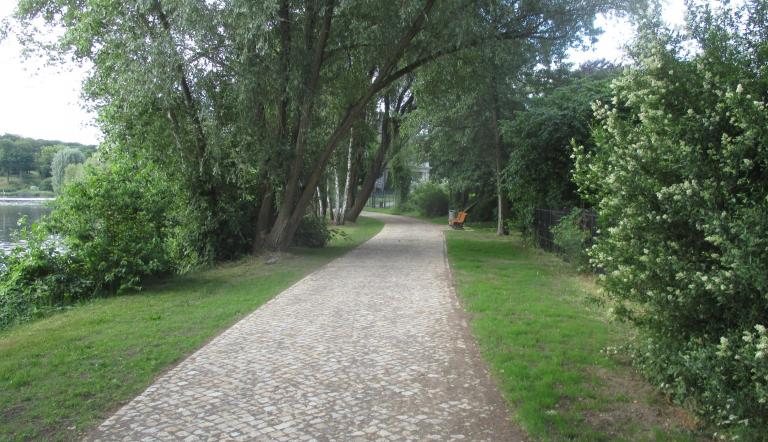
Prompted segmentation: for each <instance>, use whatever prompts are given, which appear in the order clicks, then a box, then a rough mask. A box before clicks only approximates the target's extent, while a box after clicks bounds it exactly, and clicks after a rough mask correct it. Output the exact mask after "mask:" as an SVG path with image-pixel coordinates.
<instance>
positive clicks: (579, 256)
mask: <svg viewBox="0 0 768 442" xmlns="http://www.w3.org/2000/svg"><path fill="white" fill-rule="evenodd" d="M581 221H582V211H581V209H573V210H571V213H569V214H568V215H566V216H564V217H563V218H561V219H560V222H559V223H558V224H557V225H556V226H554V227H552V236H553V239H554V243H555V245H556V246H557V247H558V249H559V251H558V252H559V254H560V255H561V256H562V257H563V258H565V259H566V260H567V261H568V262H571V263H573V264H574V265H575V266H577V267H578V268H580V269H584V268H586V267H588V266H589V256H587V247H588V246H589V241H590V240H591V238H592V232H590V231H589V230H587V229H584V227H583V225H582V222H581Z"/></svg>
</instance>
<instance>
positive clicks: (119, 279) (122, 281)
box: [49, 159, 175, 293]
mask: <svg viewBox="0 0 768 442" xmlns="http://www.w3.org/2000/svg"><path fill="white" fill-rule="evenodd" d="M174 205H175V201H174V192H173V191H172V188H169V187H168V184H167V181H166V180H165V179H164V176H163V174H162V173H161V172H160V171H159V170H157V168H155V167H152V166H151V165H148V164H135V163H132V162H128V161H125V160H123V161H121V160H119V159H115V160H113V161H110V162H109V163H106V164H103V165H88V166H87V168H86V173H85V175H84V176H83V177H82V178H81V180H79V181H75V182H72V183H71V184H69V185H68V186H66V188H65V189H64V191H63V193H62V194H61V196H60V197H59V198H58V199H57V200H56V203H55V206H54V211H53V213H52V214H51V216H50V221H49V228H50V229H51V230H52V231H53V232H55V233H56V234H59V235H61V236H62V238H63V241H64V243H65V245H66V247H67V249H68V251H69V253H71V254H72V255H73V256H75V257H77V258H78V260H79V261H80V262H81V265H80V268H79V269H77V270H78V271H79V272H80V273H81V274H84V275H87V276H88V277H89V278H90V279H91V280H92V281H93V285H94V287H93V290H94V291H95V292H107V293H114V292H116V291H119V290H123V289H126V288H136V287H139V286H140V282H141V280H142V279H143V278H145V277H147V276H149V275H155V274H158V273H164V272H168V271H171V270H172V269H173V263H172V261H171V259H170V253H169V249H168V247H169V242H170V240H169V237H170V236H171V234H172V231H171V219H170V216H171V214H172V213H173V212H172V208H173V207H174Z"/></svg>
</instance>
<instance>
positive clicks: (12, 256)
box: [0, 220, 93, 329]
mask: <svg viewBox="0 0 768 442" xmlns="http://www.w3.org/2000/svg"><path fill="white" fill-rule="evenodd" d="M25 222H26V221H25V220H22V221H21V222H20V223H19V224H20V233H19V240H20V241H22V243H21V244H20V245H19V246H17V247H15V248H14V249H13V250H12V251H11V252H10V253H8V254H6V255H3V256H2V264H1V265H2V272H0V329H3V328H6V327H8V326H9V325H11V324H14V323H18V322H24V321H27V320H30V319H33V318H36V317H39V316H42V315H44V314H45V313H46V312H48V311H50V310H52V309H54V308H56V307H58V306H60V305H63V304H70V303H72V302H73V301H76V300H78V299H82V298H87V297H89V296H90V295H91V294H92V286H93V284H92V282H93V281H92V280H91V279H89V275H87V274H84V273H82V272H80V269H81V262H79V260H78V259H77V257H75V256H72V255H70V254H68V253H65V252H62V251H61V250H60V249H59V247H60V245H59V244H57V242H56V241H54V240H52V239H51V238H50V237H49V236H48V232H47V231H46V230H45V229H44V228H43V226H41V225H33V226H27V225H25Z"/></svg>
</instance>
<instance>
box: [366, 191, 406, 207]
mask: <svg viewBox="0 0 768 442" xmlns="http://www.w3.org/2000/svg"><path fill="white" fill-rule="evenodd" d="M398 204H400V197H399V196H398V195H397V193H396V192H374V193H372V194H371V197H370V198H368V201H367V202H366V203H365V207H374V208H378V209H388V208H393V207H397V206H398Z"/></svg>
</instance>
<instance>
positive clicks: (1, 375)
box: [0, 218, 382, 440]
mask: <svg viewBox="0 0 768 442" xmlns="http://www.w3.org/2000/svg"><path fill="white" fill-rule="evenodd" d="M381 227H382V224H381V222H379V221H376V220H372V219H367V218H360V220H359V222H358V223H357V225H354V226H345V227H343V228H342V229H343V230H344V231H345V232H346V233H347V235H348V236H347V238H346V239H345V240H341V239H335V240H334V241H333V242H332V243H331V244H330V245H329V246H328V247H326V248H324V249H295V250H292V251H291V253H290V254H285V255H282V256H281V258H280V260H279V262H278V263H277V264H273V265H269V266H268V265H266V264H264V260H263V259H258V258H249V259H244V260H242V261H239V262H236V263H231V264H226V265H222V266H218V267H216V268H213V269H210V270H206V271H202V272H196V273H194V274H190V275H187V276H184V277H178V278H173V279H170V280H167V281H164V282H162V283H158V284H154V285H152V286H150V287H147V288H146V289H145V290H144V291H142V292H140V293H134V294H128V295H125V296H115V297H113V298H108V299H100V300H96V301H93V302H90V303H87V304H84V305H80V306H76V307H73V308H71V309H70V310H68V311H66V312H63V313H60V314H56V315H54V316H52V317H49V318H46V319H44V320H40V321H38V322H34V323H31V324H25V325H22V326H18V327H16V328H13V329H11V330H8V331H5V332H2V333H0V440H7V439H11V440H16V439H41V440H71V439H77V438H79V437H80V436H82V434H83V432H85V431H87V430H88V429H90V428H92V427H93V426H95V425H98V423H100V421H101V420H102V419H103V418H104V417H106V416H107V415H108V414H109V413H110V412H111V411H113V410H115V409H116V408H117V407H118V406H119V405H121V404H123V403H125V402H126V401H128V400H130V399H132V398H133V397H134V396H135V395H137V394H138V393H140V392H141V391H142V390H143V389H144V388H146V387H147V386H148V385H149V384H150V383H151V382H152V380H153V379H154V378H155V377H157V376H158V375H159V374H160V373H162V372H164V371H165V370H166V369H168V368H169V367H171V366H173V365H174V364H175V363H177V362H179V361H180V360H182V359H183V358H184V357H185V356H187V355H189V354H190V353H192V352H193V351H195V350H196V349H197V348H199V347H200V346H201V345H203V344H204V343H205V342H206V341H208V340H209V339H211V338H212V337H213V336H215V335H217V334H218V333H219V332H221V331H222V330H224V329H226V328H227V327H228V326H230V325H232V324H233V323H234V322H236V321H237V320H238V319H240V318H242V317H243V316H245V315H246V314H248V313H250V312H251V311H253V310H255V309H256V308H258V307H259V306H260V305H262V304H263V303H264V302H266V301H268V300H269V299H271V298H272V297H273V296H274V295H276V294H277V293H279V292H281V291H282V290H284V289H286V288H287V287H289V286H290V285H292V284H293V283H295V282H296V281H298V280H299V279H301V278H302V277H303V276H304V275H306V274H308V273H310V272H312V271H313V270H315V269H317V268H318V267H320V266H322V265H323V264H325V263H327V262H328V261H330V260H331V259H333V258H335V257H338V256H340V255H342V254H343V253H345V252H347V251H348V250H350V249H352V248H354V247H355V246H357V245H359V244H360V243H362V242H364V241H366V240H367V239H369V238H370V237H372V236H373V235H375V234H376V233H377V232H378V231H379V230H380V229H381Z"/></svg>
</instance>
